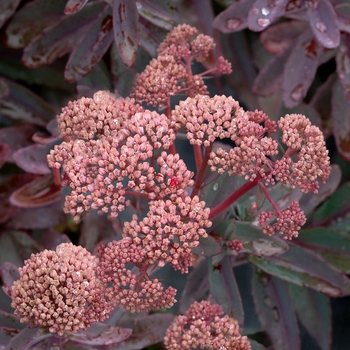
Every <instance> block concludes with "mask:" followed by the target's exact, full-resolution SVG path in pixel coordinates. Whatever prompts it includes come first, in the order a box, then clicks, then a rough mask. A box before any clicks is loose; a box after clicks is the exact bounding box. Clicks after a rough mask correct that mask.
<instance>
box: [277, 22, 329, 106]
mask: <svg viewBox="0 0 350 350" xmlns="http://www.w3.org/2000/svg"><path fill="white" fill-rule="evenodd" d="M322 51H323V48H322V46H321V45H320V44H319V43H318V42H317V41H316V39H315V38H314V36H313V34H312V32H311V30H309V29H307V30H305V31H304V32H303V33H302V34H301V35H300V36H299V37H298V39H297V41H296V43H295V46H294V48H293V51H292V53H291V55H290V56H289V58H288V60H287V62H286V65H285V69H284V74H283V86H282V88H283V101H284V104H285V105H286V107H288V108H292V107H294V106H296V105H298V104H299V103H300V102H301V101H302V99H303V98H304V97H305V96H306V93H307V91H308V89H309V87H310V85H311V83H312V82H313V80H314V77H315V73H316V70H317V67H318V64H319V60H320V57H321V54H322Z"/></svg>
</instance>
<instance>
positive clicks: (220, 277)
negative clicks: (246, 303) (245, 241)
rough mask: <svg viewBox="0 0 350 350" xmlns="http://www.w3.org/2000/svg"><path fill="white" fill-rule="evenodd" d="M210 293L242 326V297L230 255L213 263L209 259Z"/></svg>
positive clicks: (225, 311)
mask: <svg viewBox="0 0 350 350" xmlns="http://www.w3.org/2000/svg"><path fill="white" fill-rule="evenodd" d="M209 264H210V265H209V283H210V294H211V295H212V296H213V297H214V299H215V301H216V302H217V303H218V304H219V305H220V306H221V307H222V309H223V311H224V313H225V314H227V315H229V316H230V317H233V318H235V319H236V320H237V321H238V323H239V324H240V326H241V327H243V324H244V310H243V304H242V298H241V295H240V292H239V289H238V285H237V282H236V278H235V275H234V273H233V267H232V263H231V260H230V257H228V256H225V257H224V258H223V259H222V260H221V261H220V263H218V264H215V265H212V264H211V262H210V260H209Z"/></svg>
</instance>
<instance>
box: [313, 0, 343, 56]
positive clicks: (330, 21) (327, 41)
mask: <svg viewBox="0 0 350 350" xmlns="http://www.w3.org/2000/svg"><path fill="white" fill-rule="evenodd" d="M307 15H308V17H309V23H310V26H311V29H312V31H313V33H314V34H315V37H316V38H317V40H318V41H319V42H320V43H321V44H322V45H323V46H324V47H326V48H327V49H333V48H336V47H338V46H339V43H340V31H339V29H338V25H337V18H336V14H335V11H334V8H333V5H332V4H331V3H330V2H329V1H328V0H318V1H317V3H316V7H314V6H308V8H307Z"/></svg>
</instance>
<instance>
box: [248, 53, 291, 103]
mask: <svg viewBox="0 0 350 350" xmlns="http://www.w3.org/2000/svg"><path fill="white" fill-rule="evenodd" d="M291 51H292V49H287V50H285V51H283V52H282V53H280V54H278V55H276V56H275V57H273V58H272V59H271V60H270V61H269V63H267V64H266V65H265V66H264V67H263V68H262V69H261V70H260V72H259V74H258V76H257V77H256V79H255V80H254V84H253V88H252V89H253V92H254V93H255V94H257V95H259V96H264V97H266V96H270V95H272V94H274V93H275V92H277V91H280V90H281V87H282V84H283V71H284V67H285V64H286V62H287V60H288V58H289V55H290V53H291Z"/></svg>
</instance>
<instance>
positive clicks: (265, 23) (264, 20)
mask: <svg viewBox="0 0 350 350" xmlns="http://www.w3.org/2000/svg"><path fill="white" fill-rule="evenodd" d="M258 24H259V26H261V27H267V26H268V25H269V24H270V20H269V19H267V18H259V19H258Z"/></svg>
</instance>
